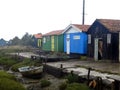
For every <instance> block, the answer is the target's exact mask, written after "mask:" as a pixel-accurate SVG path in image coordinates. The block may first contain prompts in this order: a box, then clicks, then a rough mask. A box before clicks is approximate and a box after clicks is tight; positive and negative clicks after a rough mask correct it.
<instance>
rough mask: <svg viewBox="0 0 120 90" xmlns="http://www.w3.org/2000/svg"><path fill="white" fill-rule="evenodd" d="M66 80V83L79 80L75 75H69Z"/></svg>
mask: <svg viewBox="0 0 120 90" xmlns="http://www.w3.org/2000/svg"><path fill="white" fill-rule="evenodd" d="M66 79H67V80H68V83H73V82H78V81H79V78H78V76H77V75H75V74H69V75H68V76H67V77H66Z"/></svg>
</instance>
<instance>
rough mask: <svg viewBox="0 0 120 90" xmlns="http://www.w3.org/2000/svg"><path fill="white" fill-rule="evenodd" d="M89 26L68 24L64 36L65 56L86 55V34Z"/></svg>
mask: <svg viewBox="0 0 120 90" xmlns="http://www.w3.org/2000/svg"><path fill="white" fill-rule="evenodd" d="M89 27H90V25H79V24H70V25H68V26H67V27H66V28H65V30H64V32H63V34H64V52H66V53H67V54H71V53H75V54H86V53H87V34H86V31H87V30H88V28H89Z"/></svg>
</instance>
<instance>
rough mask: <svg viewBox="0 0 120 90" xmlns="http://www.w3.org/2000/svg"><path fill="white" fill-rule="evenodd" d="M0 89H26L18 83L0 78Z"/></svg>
mask: <svg viewBox="0 0 120 90" xmlns="http://www.w3.org/2000/svg"><path fill="white" fill-rule="evenodd" d="M0 90H26V89H25V88H24V87H23V86H22V85H21V84H20V83H18V82H16V81H14V80H11V79H8V78H0Z"/></svg>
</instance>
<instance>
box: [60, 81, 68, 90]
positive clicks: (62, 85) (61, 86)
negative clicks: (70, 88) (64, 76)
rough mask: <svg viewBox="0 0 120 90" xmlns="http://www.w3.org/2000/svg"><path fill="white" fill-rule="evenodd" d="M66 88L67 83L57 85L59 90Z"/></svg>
mask: <svg viewBox="0 0 120 90" xmlns="http://www.w3.org/2000/svg"><path fill="white" fill-rule="evenodd" d="M66 87H67V83H66V82H63V83H61V84H60V85H59V90H65V88H66Z"/></svg>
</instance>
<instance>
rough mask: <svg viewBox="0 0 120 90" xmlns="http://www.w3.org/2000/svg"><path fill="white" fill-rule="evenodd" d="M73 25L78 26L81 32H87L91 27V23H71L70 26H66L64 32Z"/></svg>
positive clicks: (77, 28)
mask: <svg viewBox="0 0 120 90" xmlns="http://www.w3.org/2000/svg"><path fill="white" fill-rule="evenodd" d="M71 27H73V28H76V30H78V31H79V32H87V31H88V29H89V27H90V25H81V24H70V25H69V26H67V27H66V28H65V30H64V32H63V33H65V32H66V31H68V30H69V28H71Z"/></svg>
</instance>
